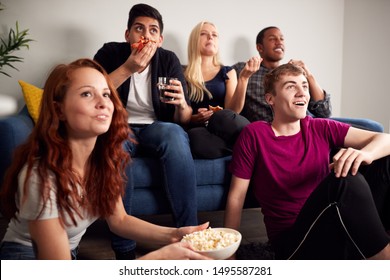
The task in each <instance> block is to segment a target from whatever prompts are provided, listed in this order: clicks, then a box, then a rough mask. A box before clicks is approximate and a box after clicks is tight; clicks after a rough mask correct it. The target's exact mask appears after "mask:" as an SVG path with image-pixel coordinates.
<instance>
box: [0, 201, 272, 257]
mask: <svg viewBox="0 0 390 280" xmlns="http://www.w3.org/2000/svg"><path fill="white" fill-rule="evenodd" d="M223 215H224V212H223V211H218V212H202V213H199V223H203V222H207V221H209V222H210V226H211V227H221V226H222V225H223ZM141 218H142V219H144V220H147V221H150V222H153V223H155V224H160V225H166V226H172V219H171V216H170V215H156V216H144V217H141ZM6 227H7V222H6V221H5V219H4V218H0V236H1V239H2V238H3V236H4V233H5V230H6ZM240 232H241V234H242V243H241V244H249V243H252V242H265V241H267V237H266V232H265V228H264V224H263V215H262V214H261V212H260V209H259V208H253V209H245V210H244V211H243V215H242V222H241V229H240ZM152 249H154V248H153V247H150V246H149V245H148V244H140V243H138V245H137V254H138V256H139V255H142V254H144V253H145V252H148V251H150V250H152ZM78 258H79V259H87V260H107V259H115V255H114V253H113V251H112V250H111V245H110V231H109V229H108V227H107V224H106V223H105V222H104V221H97V222H95V223H94V224H93V225H91V226H90V227H89V228H88V230H87V233H86V234H85V235H84V237H83V239H82V241H81V243H80V251H79V255H78Z"/></svg>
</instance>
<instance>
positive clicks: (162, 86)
mask: <svg viewBox="0 0 390 280" xmlns="http://www.w3.org/2000/svg"><path fill="white" fill-rule="evenodd" d="M171 80H177V78H172V77H158V83H157V87H158V90H159V91H160V100H161V102H166V101H172V100H175V99H174V98H173V97H170V96H165V92H174V91H173V90H169V89H167V87H168V86H169V85H170V84H171V83H170V81H171Z"/></svg>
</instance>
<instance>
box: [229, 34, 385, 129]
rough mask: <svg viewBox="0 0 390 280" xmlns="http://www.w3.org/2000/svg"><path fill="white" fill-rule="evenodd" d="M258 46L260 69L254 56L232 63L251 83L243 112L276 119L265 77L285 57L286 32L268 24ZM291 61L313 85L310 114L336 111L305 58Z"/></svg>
mask: <svg viewBox="0 0 390 280" xmlns="http://www.w3.org/2000/svg"><path fill="white" fill-rule="evenodd" d="M256 48H257V51H258V52H259V54H260V56H261V58H262V62H261V65H260V69H259V70H257V71H253V69H256V68H253V67H252V65H251V64H250V63H251V59H250V60H249V61H248V62H238V63H236V64H235V65H233V66H232V67H233V69H235V70H236V72H237V75H238V78H239V79H241V82H242V84H245V83H246V86H247V87H246V98H245V104H244V108H243V110H242V112H241V114H242V115H243V116H244V117H246V118H247V119H248V120H249V121H251V122H254V121H258V120H264V121H268V122H270V121H272V119H273V114H272V110H271V108H270V106H269V105H268V104H267V103H266V102H265V97H264V95H265V93H264V87H263V79H264V76H265V75H266V74H267V73H268V72H270V71H271V70H272V69H274V68H276V67H278V66H279V65H280V64H281V61H282V59H283V58H284V51H285V45H284V36H283V33H282V32H281V31H280V29H279V28H278V27H275V26H269V27H266V28H264V29H263V30H261V31H260V32H259V34H258V35H257V37H256ZM289 63H292V64H295V65H297V66H300V67H302V68H303V69H304V70H305V72H306V74H307V77H308V82H309V87H310V89H309V91H310V103H309V106H308V114H309V115H312V116H313V117H318V118H329V117H330V116H331V113H332V112H331V110H332V108H331V104H330V95H329V94H328V93H326V91H324V90H323V89H322V88H321V87H320V86H319V84H318V82H317V81H316V79H315V77H314V76H313V75H312V73H311V72H310V70H309V69H308V68H307V66H306V65H305V63H304V62H303V61H300V60H292V59H291V60H290V61H289ZM242 70H246V71H245V72H246V74H245V75H240V74H241V71H242ZM333 119H335V120H338V121H342V122H345V123H349V124H351V125H353V126H355V127H358V128H365V129H368V130H373V131H378V132H383V126H382V125H381V124H379V123H377V122H375V121H372V120H368V119H351V118H333Z"/></svg>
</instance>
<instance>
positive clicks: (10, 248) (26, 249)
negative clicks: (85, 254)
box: [0, 241, 78, 260]
mask: <svg viewBox="0 0 390 280" xmlns="http://www.w3.org/2000/svg"><path fill="white" fill-rule="evenodd" d="M77 253H78V248H76V249H73V250H71V251H70V255H71V257H72V260H76V259H77ZM0 259H1V260H36V259H37V257H36V256H35V252H34V249H33V247H31V246H26V245H22V244H19V243H16V242H8V241H4V242H2V243H1V247H0Z"/></svg>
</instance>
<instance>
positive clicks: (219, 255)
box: [196, 228, 242, 260]
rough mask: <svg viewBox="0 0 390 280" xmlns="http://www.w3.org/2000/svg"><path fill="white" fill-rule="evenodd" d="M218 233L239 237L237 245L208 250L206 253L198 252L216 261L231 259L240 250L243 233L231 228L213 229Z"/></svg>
mask: <svg viewBox="0 0 390 280" xmlns="http://www.w3.org/2000/svg"><path fill="white" fill-rule="evenodd" d="M213 229H214V230H216V231H224V232H227V233H234V234H236V235H237V236H238V239H237V241H236V242H235V243H233V244H231V245H229V246H227V247H225V248H221V249H215V250H206V251H196V252H198V253H199V254H202V255H204V256H207V257H209V258H211V259H214V260H226V259H228V258H230V257H231V256H232V255H233V254H234V253H235V252H236V251H237V249H238V247H239V246H240V244H241V239H242V236H241V233H240V232H238V231H237V230H234V229H231V228H213Z"/></svg>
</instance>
